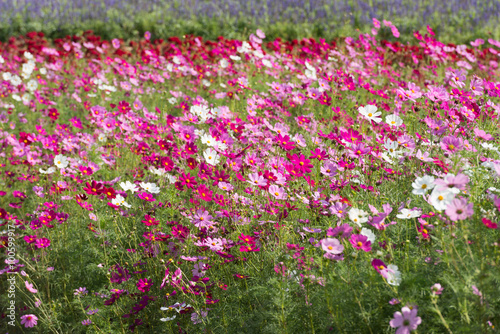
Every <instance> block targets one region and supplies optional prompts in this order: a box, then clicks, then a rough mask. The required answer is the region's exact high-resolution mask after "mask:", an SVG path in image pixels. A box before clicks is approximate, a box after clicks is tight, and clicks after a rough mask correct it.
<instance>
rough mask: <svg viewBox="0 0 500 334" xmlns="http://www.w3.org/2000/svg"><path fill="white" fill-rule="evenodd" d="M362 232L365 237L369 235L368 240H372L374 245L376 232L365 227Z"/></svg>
mask: <svg viewBox="0 0 500 334" xmlns="http://www.w3.org/2000/svg"><path fill="white" fill-rule="evenodd" d="M361 234H362V235H364V236H365V237H367V238H368V240H370V242H371V243H372V245H373V243H374V242H375V234H374V233H373V232H372V231H371V230H369V229H367V228H365V227H363V228H362V229H361Z"/></svg>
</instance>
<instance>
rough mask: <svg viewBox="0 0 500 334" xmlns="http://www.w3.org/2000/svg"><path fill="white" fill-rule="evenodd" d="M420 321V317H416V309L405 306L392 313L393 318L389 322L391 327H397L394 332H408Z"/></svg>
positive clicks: (402, 333)
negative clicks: (399, 310)
mask: <svg viewBox="0 0 500 334" xmlns="http://www.w3.org/2000/svg"><path fill="white" fill-rule="evenodd" d="M421 322H422V319H421V318H420V317H417V309H416V308H413V309H410V308H409V307H406V306H405V307H403V308H402V309H401V312H396V313H394V319H392V320H391V322H390V323H389V324H390V325H391V327H392V328H397V330H396V334H410V332H411V331H413V330H415V329H417V327H418V325H420V323H421Z"/></svg>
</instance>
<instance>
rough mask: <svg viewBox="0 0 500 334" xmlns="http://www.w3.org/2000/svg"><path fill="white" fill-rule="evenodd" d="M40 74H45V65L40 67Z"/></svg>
mask: <svg viewBox="0 0 500 334" xmlns="http://www.w3.org/2000/svg"><path fill="white" fill-rule="evenodd" d="M40 74H43V75H45V74H47V69H46V68H45V67H42V68H41V69H40Z"/></svg>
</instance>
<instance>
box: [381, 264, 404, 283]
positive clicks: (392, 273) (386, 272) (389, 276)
mask: <svg viewBox="0 0 500 334" xmlns="http://www.w3.org/2000/svg"><path fill="white" fill-rule="evenodd" d="M381 274H382V276H384V277H385V279H386V280H387V283H389V284H390V285H395V286H398V285H399V284H401V272H400V271H399V269H398V266H395V265H393V264H390V265H388V266H387V268H384V269H382V270H381Z"/></svg>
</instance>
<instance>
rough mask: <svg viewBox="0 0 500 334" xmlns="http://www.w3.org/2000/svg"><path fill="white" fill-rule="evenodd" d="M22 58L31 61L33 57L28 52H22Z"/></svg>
mask: <svg viewBox="0 0 500 334" xmlns="http://www.w3.org/2000/svg"><path fill="white" fill-rule="evenodd" d="M24 57H25V58H26V59H33V55H32V54H31V53H30V52H28V51H24Z"/></svg>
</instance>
